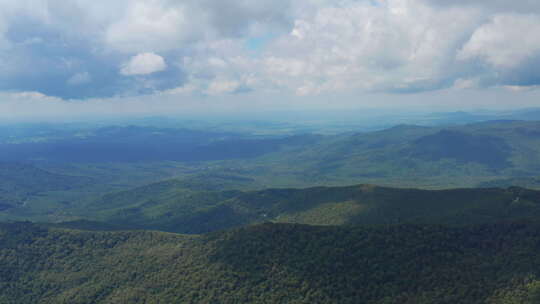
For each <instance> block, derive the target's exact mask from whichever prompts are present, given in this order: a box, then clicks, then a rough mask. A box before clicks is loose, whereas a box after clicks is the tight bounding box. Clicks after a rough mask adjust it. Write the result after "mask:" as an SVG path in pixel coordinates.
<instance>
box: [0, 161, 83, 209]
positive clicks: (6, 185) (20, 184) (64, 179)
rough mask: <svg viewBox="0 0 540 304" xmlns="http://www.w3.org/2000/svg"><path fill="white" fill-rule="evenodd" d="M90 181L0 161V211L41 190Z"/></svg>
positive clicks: (57, 189)
mask: <svg viewBox="0 0 540 304" xmlns="http://www.w3.org/2000/svg"><path fill="white" fill-rule="evenodd" d="M91 182H92V179H90V178H87V177H80V176H69V175H62V174H56V173H51V172H49V171H46V170H43V169H39V168H37V167H35V166H33V165H30V164H24V163H9V162H0V211H5V210H8V209H11V208H14V207H17V206H22V205H24V203H25V201H26V200H27V199H28V198H29V197H32V196H35V195H38V194H39V193H42V192H46V191H60V190H70V189H75V188H79V187H82V186H84V185H88V184H89V183H91Z"/></svg>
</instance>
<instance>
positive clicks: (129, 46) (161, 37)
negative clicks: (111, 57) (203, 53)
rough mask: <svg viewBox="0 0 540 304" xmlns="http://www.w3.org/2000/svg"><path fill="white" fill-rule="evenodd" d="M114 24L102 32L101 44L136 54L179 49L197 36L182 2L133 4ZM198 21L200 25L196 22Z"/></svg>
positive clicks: (155, 1)
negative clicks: (173, 3)
mask: <svg viewBox="0 0 540 304" xmlns="http://www.w3.org/2000/svg"><path fill="white" fill-rule="evenodd" d="M125 9H126V12H125V14H124V15H123V16H122V17H121V19H120V20H119V21H118V22H115V23H113V24H111V25H110V26H109V27H108V28H107V30H106V32H105V41H106V43H107V45H109V46H111V47H112V48H113V49H115V50H118V51H121V52H128V53H140V52H148V51H168V50H172V49H176V48H181V47H183V46H184V43H186V42H187V41H189V40H190V39H195V38H196V37H197V36H199V35H201V32H200V31H199V30H203V29H201V27H199V26H197V23H196V22H195V18H201V19H204V16H193V15H192V14H194V12H192V11H190V10H189V9H188V8H187V7H186V6H185V5H183V4H182V3H178V4H177V5H170V4H169V3H168V1H158V0H151V1H134V3H133V4H132V5H129V6H128V7H126V8H125ZM199 22H204V21H202V20H199Z"/></svg>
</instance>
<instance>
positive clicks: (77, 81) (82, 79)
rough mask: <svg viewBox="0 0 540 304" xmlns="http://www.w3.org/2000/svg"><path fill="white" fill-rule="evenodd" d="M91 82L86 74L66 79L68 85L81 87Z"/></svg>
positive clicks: (78, 74)
mask: <svg viewBox="0 0 540 304" xmlns="http://www.w3.org/2000/svg"><path fill="white" fill-rule="evenodd" d="M91 81H92V76H90V74H89V73H88V72H81V73H77V74H75V75H73V76H71V78H69V79H68V81H67V83H68V84H69V85H82V84H86V83H89V82H91Z"/></svg>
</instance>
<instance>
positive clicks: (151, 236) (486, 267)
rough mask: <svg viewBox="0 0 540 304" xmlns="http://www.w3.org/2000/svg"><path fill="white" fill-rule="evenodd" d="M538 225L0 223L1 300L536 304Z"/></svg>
mask: <svg viewBox="0 0 540 304" xmlns="http://www.w3.org/2000/svg"><path fill="white" fill-rule="evenodd" d="M539 231H540V227H539V226H538V224H535V223H531V222H521V223H519V222H516V223H505V224H489V225H480V226H468V227H460V228H448V227H443V226H434V225H427V226H426V225H395V226H385V227H378V228H365V227H364V228H363V227H355V228H353V227H321V226H319V227H314V226H304V225H292V224H264V225H258V226H250V227H246V228H241V229H238V230H232V231H227V232H219V233H213V234H210V235H204V236H185V235H175V234H167V233H158V232H142V231H141V232H80V231H69V230H57V229H43V228H40V227H38V226H35V225H32V224H24V223H19V224H9V225H5V224H3V225H1V226H0V236H1V237H0V274H1V275H0V290H1V292H0V302H2V303H6V304H11V303H17V304H24V303H55V304H56V303H381V304H382V303H396V304H397V303H411V304H412V303H501V304H502V303H538V302H535V301H538V295H539V291H540V289H539V286H540V281H539V280H538V279H539V275H540V273H539V269H540V255H539V254H538V252H539V251H538V249H539V248H538V244H539V243H540V234H539Z"/></svg>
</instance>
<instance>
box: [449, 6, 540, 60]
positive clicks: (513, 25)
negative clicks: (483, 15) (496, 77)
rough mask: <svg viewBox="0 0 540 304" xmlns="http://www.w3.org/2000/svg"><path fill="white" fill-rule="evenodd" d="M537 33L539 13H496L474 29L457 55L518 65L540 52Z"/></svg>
mask: <svg viewBox="0 0 540 304" xmlns="http://www.w3.org/2000/svg"><path fill="white" fill-rule="evenodd" d="M538 33H540V16H538V15H518V14H511V15H496V16H494V17H493V18H492V19H491V20H490V22H489V23H486V24H484V25H482V26H481V27H479V28H478V29H476V30H475V32H474V33H473V35H472V37H471V39H470V40H469V41H468V42H467V43H466V44H465V46H464V47H463V49H462V50H461V51H460V52H459V54H458V58H459V59H461V60H467V59H474V58H480V59H481V60H484V61H485V62H487V63H488V64H490V65H492V66H494V67H496V68H513V67H517V66H519V65H521V64H522V63H523V62H524V61H527V60H528V59H530V58H532V57H538V56H539V55H540V35H538Z"/></svg>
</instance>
